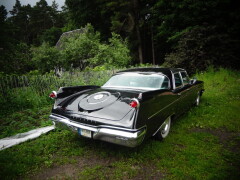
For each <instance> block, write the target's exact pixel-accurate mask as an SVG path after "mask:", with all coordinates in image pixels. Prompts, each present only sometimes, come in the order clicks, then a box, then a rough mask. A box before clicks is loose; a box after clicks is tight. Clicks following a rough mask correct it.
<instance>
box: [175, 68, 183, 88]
mask: <svg viewBox="0 0 240 180" xmlns="http://www.w3.org/2000/svg"><path fill="white" fill-rule="evenodd" d="M175 74H178V75H179V77H180V80H181V82H182V85H181V86H177V87H176V83H175V82H176V81H175V76H174V75H175ZM172 75H173V89H179V88H181V87H183V86H184V85H183V80H182V76H181V73H180V71H179V72H176V73H172Z"/></svg>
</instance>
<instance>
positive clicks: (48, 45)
mask: <svg viewBox="0 0 240 180" xmlns="http://www.w3.org/2000/svg"><path fill="white" fill-rule="evenodd" d="M10 14H11V16H7V11H6V9H5V7H4V6H3V5H2V6H0V34H1V36H0V73H1V76H5V75H23V74H29V73H30V74H45V73H47V72H51V71H53V70H55V72H56V71H59V70H60V69H61V70H62V69H64V70H70V69H73V68H74V69H76V68H79V69H80V71H83V70H85V69H86V68H87V69H89V68H91V69H97V70H99V69H100V70H104V69H112V68H121V67H129V66H132V65H136V64H144V63H149V64H153V65H163V66H169V67H182V68H185V69H187V70H188V71H189V72H190V73H194V72H196V70H200V71H201V70H205V69H206V68H207V67H209V66H215V67H219V66H221V67H228V68H229V67H230V68H234V69H239V68H240V65H239V64H240V63H239V57H240V54H239V53H240V51H239V49H240V48H239V46H240V43H239V42H240V39H239V37H240V36H239V32H240V28H239V27H240V25H239V22H240V7H239V6H238V5H237V1H236V0H205V1H192V0H183V1H178V0H171V1H167V0H148V1H145V0H129V1H120V0H110V1H109V0H94V1H93V0H66V1H65V6H64V7H62V11H59V10H58V4H57V3H56V1H53V3H52V5H48V4H47V2H46V1H45V0H39V2H37V3H36V5H35V6H33V7H32V6H30V5H21V3H20V1H19V0H16V3H15V5H14V7H13V9H12V10H11V11H10ZM76 29H81V33H77V34H75V35H73V36H71V37H69V36H68V38H61V42H60V43H58V46H56V43H57V42H58V40H59V38H60V36H61V35H62V34H63V33H64V32H68V31H72V30H76Z"/></svg>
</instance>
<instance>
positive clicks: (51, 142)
mask: <svg viewBox="0 0 240 180" xmlns="http://www.w3.org/2000/svg"><path fill="white" fill-rule="evenodd" d="M196 76H197V77H198V79H200V80H203V81H204V82H205V92H204V94H203V97H202V99H201V102H200V106H199V107H194V108H192V109H191V110H190V111H189V112H188V113H186V114H185V115H183V116H182V117H181V118H179V119H177V120H176V121H174V122H173V125H172V127H171V131H170V134H169V136H168V137H167V138H166V139H164V141H162V142H159V141H156V140H154V139H148V140H147V141H146V142H144V143H143V144H142V145H141V146H139V147H137V148H126V147H121V146H117V145H113V144H109V143H105V142H100V141H93V140H89V139H84V138H79V137H78V136H77V135H75V134H73V133H71V132H69V131H64V130H54V131H52V132H50V133H48V134H46V135H43V136H41V137H40V138H38V139H36V140H32V141H29V142H25V143H23V144H20V145H17V146H14V147H12V148H9V149H6V150H3V151H0V179H16V178H23V179H48V178H49V179H154V178H155V179H239V177H240V116H239V113H240V73H239V72H234V71H230V70H225V69H220V70H218V71H214V70H212V69H210V70H209V71H208V72H206V73H202V74H198V75H196ZM47 114H48V113H47V112H46V114H42V115H41V117H42V116H46V115H47ZM41 117H39V118H40V119H41ZM7 127H8V126H7V125H6V128H7Z"/></svg>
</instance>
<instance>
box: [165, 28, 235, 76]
mask: <svg viewBox="0 0 240 180" xmlns="http://www.w3.org/2000/svg"><path fill="white" fill-rule="evenodd" d="M236 43H237V42H235V41H234V40H233V39H231V37H229V36H228V35H227V34H221V33H219V32H218V29H217V28H215V27H213V26H206V27H202V26H197V27H195V28H193V29H191V30H189V31H187V32H185V33H183V35H182V37H181V38H180V40H179V42H178V45H177V47H176V48H175V51H174V52H172V53H170V54H168V55H167V56H166V57H165V63H164V66H169V67H182V68H185V69H187V70H188V72H189V73H190V74H193V73H195V72H196V70H205V69H207V68H208V67H209V66H210V65H213V66H223V67H235V68H236V66H239V64H238V58H237V56H238V55H237V53H238V51H237V49H236V47H238V46H237V45H236ZM216 47H218V48H216Z"/></svg>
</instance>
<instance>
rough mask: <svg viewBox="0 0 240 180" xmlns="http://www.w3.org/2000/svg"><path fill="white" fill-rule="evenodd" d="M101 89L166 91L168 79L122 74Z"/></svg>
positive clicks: (160, 75) (111, 79)
mask: <svg viewBox="0 0 240 180" xmlns="http://www.w3.org/2000/svg"><path fill="white" fill-rule="evenodd" d="M102 87H110V88H133V89H146V90H156V89H168V88H169V79H168V78H167V77H166V76H164V75H162V74H140V73H124V74H117V75H114V76H112V77H111V78H110V79H109V80H108V81H107V82H106V83H105V84H104V85H103V86H102Z"/></svg>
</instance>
